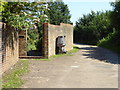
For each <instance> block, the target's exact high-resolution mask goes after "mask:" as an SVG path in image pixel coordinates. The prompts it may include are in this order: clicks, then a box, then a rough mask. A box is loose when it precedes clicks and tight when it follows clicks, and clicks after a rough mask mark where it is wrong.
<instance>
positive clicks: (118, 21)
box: [111, 1, 120, 30]
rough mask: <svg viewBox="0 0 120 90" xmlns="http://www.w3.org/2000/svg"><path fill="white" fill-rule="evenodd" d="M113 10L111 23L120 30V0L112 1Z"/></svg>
mask: <svg viewBox="0 0 120 90" xmlns="http://www.w3.org/2000/svg"><path fill="white" fill-rule="evenodd" d="M111 5H112V6H113V12H112V13H111V22H112V25H113V26H114V27H115V28H116V29H117V30H118V29H119V30H120V1H116V2H112V3H111Z"/></svg>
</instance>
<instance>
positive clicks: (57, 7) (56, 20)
mask: <svg viewBox="0 0 120 90" xmlns="http://www.w3.org/2000/svg"><path fill="white" fill-rule="evenodd" d="M48 14H49V15H48V17H49V20H50V23H51V24H55V25H58V24H60V23H71V21H70V18H71V15H70V11H69V9H68V6H67V5H66V4H65V3H64V2H62V1H54V2H53V1H51V2H48Z"/></svg>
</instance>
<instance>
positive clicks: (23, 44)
mask: <svg viewBox="0 0 120 90" xmlns="http://www.w3.org/2000/svg"><path fill="white" fill-rule="evenodd" d="M19 56H27V31H26V30H20V31H19Z"/></svg>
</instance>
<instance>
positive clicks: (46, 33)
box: [42, 23, 73, 57]
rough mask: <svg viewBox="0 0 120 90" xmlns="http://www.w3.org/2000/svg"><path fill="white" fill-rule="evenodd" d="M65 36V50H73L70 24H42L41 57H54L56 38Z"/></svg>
mask: <svg viewBox="0 0 120 90" xmlns="http://www.w3.org/2000/svg"><path fill="white" fill-rule="evenodd" d="M58 36H65V39H66V46H65V50H67V51H69V50H71V49H73V26H72V25H70V24H64V23H61V24H60V25H52V24H48V23H44V24H43V39H42V40H43V42H42V43H43V55H44V56H45V57H49V56H52V55H55V52H56V38H57V37H58Z"/></svg>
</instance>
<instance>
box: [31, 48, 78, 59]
mask: <svg viewBox="0 0 120 90" xmlns="http://www.w3.org/2000/svg"><path fill="white" fill-rule="evenodd" d="M78 51H79V48H78V47H76V46H74V47H73V49H72V50H70V51H68V52H67V53H66V54H57V55H52V56H50V57H49V58H48V59H32V60H36V61H50V60H52V59H53V58H57V57H62V56H73V53H76V52H78Z"/></svg>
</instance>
